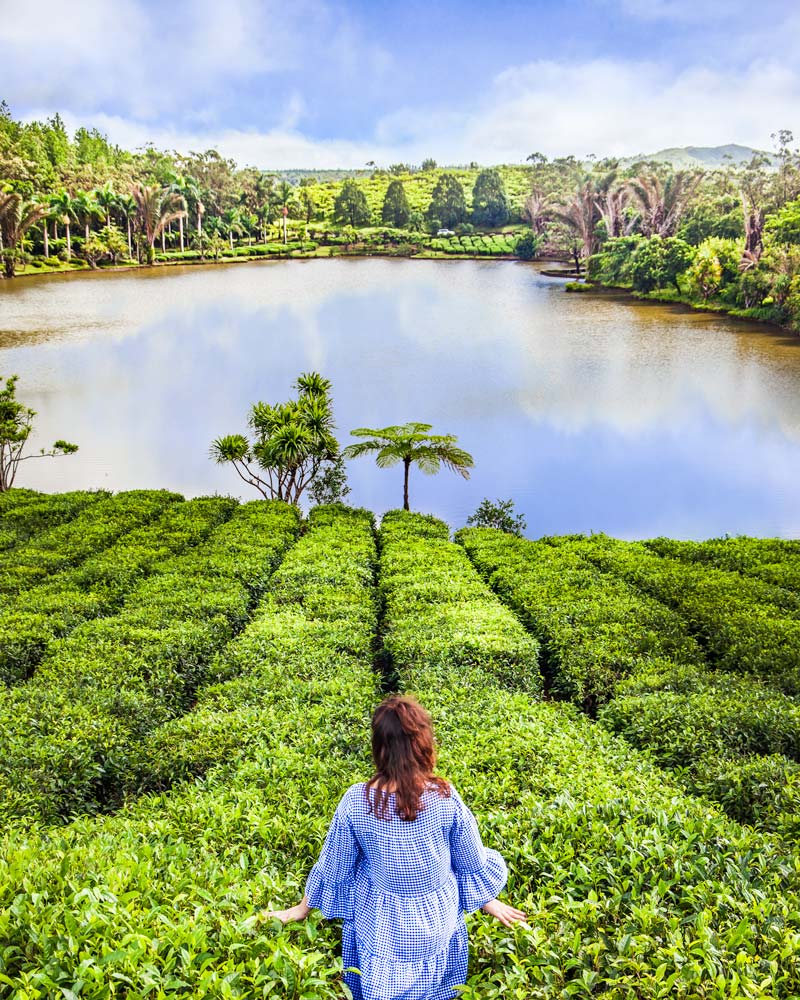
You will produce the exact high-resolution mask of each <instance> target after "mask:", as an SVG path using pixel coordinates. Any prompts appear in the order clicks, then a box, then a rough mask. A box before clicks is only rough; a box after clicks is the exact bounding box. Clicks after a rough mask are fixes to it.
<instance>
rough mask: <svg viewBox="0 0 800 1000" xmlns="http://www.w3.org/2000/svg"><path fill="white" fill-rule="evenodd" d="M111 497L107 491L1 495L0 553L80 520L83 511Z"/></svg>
mask: <svg viewBox="0 0 800 1000" xmlns="http://www.w3.org/2000/svg"><path fill="white" fill-rule="evenodd" d="M110 496H111V494H110V493H108V492H105V491H99V490H98V491H97V492H91V493H90V492H86V491H82V490H80V491H76V492H73V493H53V494H51V495H49V496H48V495H46V494H44V493H35V492H34V491H33V490H20V489H12V490H7V491H6V492H5V493H0V550H2V551H7V550H9V549H11V548H13V547H14V546H18V545H20V544H22V543H24V542H27V541H28V540H29V539H30V538H32V537H33V536H34V535H36V534H38V533H39V532H42V531H44V530H46V529H48V528H54V527H55V526H56V525H59V524H65V523H66V522H67V521H70V520H72V518H74V517H77V516H78V514H80V513H81V511H82V510H84V508H86V507H88V506H89V504H91V503H96V502H97V501H98V500H105V499H108V497H110Z"/></svg>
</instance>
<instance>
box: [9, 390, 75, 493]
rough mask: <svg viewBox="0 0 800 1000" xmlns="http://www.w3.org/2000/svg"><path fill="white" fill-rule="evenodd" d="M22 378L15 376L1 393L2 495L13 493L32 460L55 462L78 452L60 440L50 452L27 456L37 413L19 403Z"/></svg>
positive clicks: (43, 450) (73, 445)
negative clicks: (19, 475) (20, 471)
mask: <svg viewBox="0 0 800 1000" xmlns="http://www.w3.org/2000/svg"><path fill="white" fill-rule="evenodd" d="M18 379H19V375H11V376H10V377H9V378H7V379H6V384H5V386H4V387H3V388H2V389H0V493H4V492H5V491H6V490H8V489H11V487H12V486H13V485H14V479H15V478H16V475H17V470H18V468H19V464H20V462H25V461H27V460H28V459H29V458H54V457H55V456H56V455H72V454H74V452H76V451H77V450H78V446H77V445H76V444H70V443H69V441H62V440H58V441H56V442H55V443H54V444H53V447H52V448H51V449H50V451H45V449H44V448H42V449H41V450H40V451H39V453H38V454H36V455H23V454H22V452H23V451H24V449H25V444H26V442H27V440H28V438H29V437H30V434H31V431H32V430H33V418H34V417H35V416H36V411H35V410H32V409H31V408H30V407H29V406H25V404H24V403H20V401H19V400H18V399H17V381H18Z"/></svg>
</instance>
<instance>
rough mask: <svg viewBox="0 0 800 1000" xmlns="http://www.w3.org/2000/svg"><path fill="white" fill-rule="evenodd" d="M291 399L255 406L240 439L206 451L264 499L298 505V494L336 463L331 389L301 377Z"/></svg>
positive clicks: (313, 375) (318, 379) (315, 377)
mask: <svg viewBox="0 0 800 1000" xmlns="http://www.w3.org/2000/svg"><path fill="white" fill-rule="evenodd" d="M294 387H295V389H296V390H297V391H298V397H297V399H292V400H289V401H288V402H286V403H277V404H275V405H272V404H270V403H255V404H254V405H253V406H252V408H251V410H250V417H249V420H248V423H249V424H250V428H251V430H252V431H253V440H252V441H250V440H249V439H248V438H247V437H246V436H245V435H244V434H228V435H226V436H224V437H219V438H217V439H216V440H215V441H214V442H213V443H212V445H211V457H212V458H213V459H214V460H215V461H216V462H217V463H219V464H221V465H223V464H225V463H228V462H229V463H230V464H231V465H233V467H234V469H236V472H237V473H238V475H239V477H240V478H241V479H242V480H243V481H244V482H246V483H248V484H249V485H250V486H254V487H255V488H256V489H257V490H258V492H259V493H260V494H261V495H262V496H263V497H264V498H265V499H273V500H286V501H287V502H289V503H294V504H296V503H299V502H300V498H301V496H302V494H303V491H304V490H305V489H306V488H307V487H308V486H310V485H311V484H312V483H313V482H314V480H315V478H316V477H317V476H318V475H320V474H322V473H323V472H324V470H325V469H327V468H329V467H330V466H331V465H332V464H334V463H336V461H337V459H338V458H339V444H338V442H337V440H336V438H335V437H334V434H333V431H334V424H333V404H332V401H331V395H330V390H331V383H330V381H329V380H328V379H326V378H323V377H322V375H319V374H318V373H317V372H309V373H308V374H306V373H305V372H304V373H303V374H302V375H300V376H299V378H298V379H297V381H296V382H295V384H294Z"/></svg>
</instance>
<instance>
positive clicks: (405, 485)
mask: <svg viewBox="0 0 800 1000" xmlns="http://www.w3.org/2000/svg"><path fill="white" fill-rule="evenodd" d="M403 466H404V470H405V475H404V477H403V510H410V508H409V506H408V470H409V469H410V468H411V459H410V458H404V459H403Z"/></svg>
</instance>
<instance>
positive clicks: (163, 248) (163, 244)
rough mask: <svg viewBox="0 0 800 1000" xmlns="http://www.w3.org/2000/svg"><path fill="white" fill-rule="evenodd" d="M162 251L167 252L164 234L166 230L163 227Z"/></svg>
mask: <svg viewBox="0 0 800 1000" xmlns="http://www.w3.org/2000/svg"><path fill="white" fill-rule="evenodd" d="M161 252H162V253H166V252H167V244H166V237H165V236H164V230H163V229H162V230H161Z"/></svg>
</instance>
